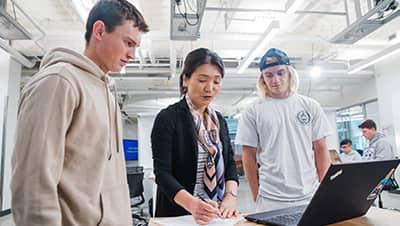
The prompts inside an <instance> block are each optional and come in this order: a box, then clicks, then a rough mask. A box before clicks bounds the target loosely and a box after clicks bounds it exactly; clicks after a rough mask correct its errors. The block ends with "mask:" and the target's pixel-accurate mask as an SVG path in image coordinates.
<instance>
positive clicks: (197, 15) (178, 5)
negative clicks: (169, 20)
mask: <svg viewBox="0 0 400 226" xmlns="http://www.w3.org/2000/svg"><path fill="white" fill-rule="evenodd" d="M182 1H183V5H184V7H185V11H184V13H183V12H182V10H181V7H180V5H181V4H180V0H175V3H176V5H177V8H178V11H179V14H180V15H181V16H182V17H183V18H184V19H185V21H186V23H187V24H188V25H190V26H196V25H197V24H199V22H200V16H199V13H198V10H196V14H195V15H196V22H195V23H192V22H190V21H189V19H188V14H187V4H189V3H186V1H187V0H182ZM189 7H190V6H189ZM192 10H193V9H192ZM193 11H194V10H193Z"/></svg>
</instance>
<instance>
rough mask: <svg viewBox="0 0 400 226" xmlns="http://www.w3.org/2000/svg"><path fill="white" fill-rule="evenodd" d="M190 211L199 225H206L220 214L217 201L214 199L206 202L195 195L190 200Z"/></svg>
mask: <svg viewBox="0 0 400 226" xmlns="http://www.w3.org/2000/svg"><path fill="white" fill-rule="evenodd" d="M189 212H190V213H191V214H192V216H193V218H194V220H195V221H196V223H197V224H199V225H206V224H208V223H209V222H210V221H211V220H213V219H214V218H216V217H218V216H220V211H219V209H218V203H217V202H215V201H212V200H208V201H207V202H206V201H203V200H201V199H199V198H195V197H193V199H192V201H191V202H190V205H189Z"/></svg>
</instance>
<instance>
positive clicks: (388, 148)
mask: <svg viewBox="0 0 400 226" xmlns="http://www.w3.org/2000/svg"><path fill="white" fill-rule="evenodd" d="M358 128H360V129H361V132H362V134H363V136H364V137H365V138H366V139H367V140H368V145H367V146H366V147H365V149H364V154H363V156H362V159H363V160H389V159H394V158H395V157H396V155H395V153H394V150H393V147H392V145H391V144H390V143H389V141H388V140H387V139H386V137H385V135H383V134H382V133H380V132H377V131H376V124H375V122H374V121H373V120H371V119H367V120H365V121H364V122H363V123H361V124H360V125H359V126H358Z"/></svg>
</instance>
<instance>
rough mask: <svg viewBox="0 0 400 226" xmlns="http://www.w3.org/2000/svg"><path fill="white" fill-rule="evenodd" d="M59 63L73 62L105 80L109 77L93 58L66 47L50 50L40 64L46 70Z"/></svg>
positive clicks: (41, 68)
mask: <svg viewBox="0 0 400 226" xmlns="http://www.w3.org/2000/svg"><path fill="white" fill-rule="evenodd" d="M58 63H67V64H72V65H74V66H75V67H78V68H80V69H82V70H83V71H86V72H88V73H89V74H91V75H94V76H96V77H98V78H99V79H101V80H103V81H104V80H106V79H108V76H107V74H106V73H104V72H103V71H102V70H101V69H100V67H99V66H98V65H97V64H95V63H94V62H93V61H92V60H91V59H89V58H88V57H86V56H84V55H82V54H79V53H77V52H75V51H73V50H70V49H66V48H55V49H52V50H50V51H49V52H48V53H47V54H46V55H45V56H44V57H43V60H42V63H41V64H40V70H44V69H46V68H49V67H51V66H53V65H55V64H58Z"/></svg>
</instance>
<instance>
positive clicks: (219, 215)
mask: <svg viewBox="0 0 400 226" xmlns="http://www.w3.org/2000/svg"><path fill="white" fill-rule="evenodd" d="M199 198H200V199H201V200H202V201H203V202H205V203H208V202H207V200H205V199H204V198H203V196H201V195H199ZM218 217H219V218H224V217H222V215H221V213H220V212H219V211H218Z"/></svg>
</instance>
